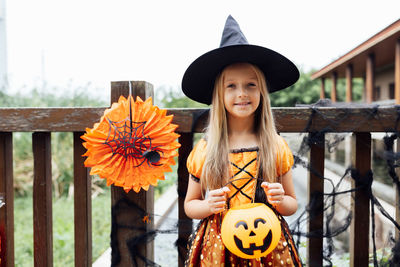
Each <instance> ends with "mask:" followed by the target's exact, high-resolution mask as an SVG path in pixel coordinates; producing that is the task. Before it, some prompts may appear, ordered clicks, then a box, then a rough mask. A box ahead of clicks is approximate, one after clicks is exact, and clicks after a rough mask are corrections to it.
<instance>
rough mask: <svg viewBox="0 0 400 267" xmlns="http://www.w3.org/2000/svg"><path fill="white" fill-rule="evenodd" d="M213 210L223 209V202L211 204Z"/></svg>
mask: <svg viewBox="0 0 400 267" xmlns="http://www.w3.org/2000/svg"><path fill="white" fill-rule="evenodd" d="M213 207H214V208H223V207H225V201H220V202H215V203H213Z"/></svg>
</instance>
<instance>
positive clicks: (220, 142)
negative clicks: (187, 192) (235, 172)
mask: <svg viewBox="0 0 400 267" xmlns="http://www.w3.org/2000/svg"><path fill="white" fill-rule="evenodd" d="M251 67H252V68H253V70H254V72H255V74H256V77H257V81H258V85H259V88H260V93H261V96H260V104H259V106H258V108H257V110H256V111H255V113H256V114H255V116H254V120H255V123H254V125H255V129H254V130H255V133H256V136H257V140H258V145H259V157H258V166H259V172H258V174H257V178H263V179H264V181H268V182H276V181H277V178H278V176H280V175H281V174H277V168H276V158H277V151H278V149H277V144H278V142H279V136H278V134H277V132H276V127H275V121H274V118H273V115H272V111H271V104H270V99H269V94H268V90H267V84H266V81H265V77H264V73H263V72H262V71H261V70H260V69H259V68H258V67H256V66H254V65H251ZM223 82H224V71H222V72H221V74H220V75H218V77H217V79H216V81H215V85H214V92H213V98H212V108H211V110H210V117H209V123H208V127H207V129H206V135H205V138H206V140H207V148H206V149H207V153H206V159H205V162H204V165H203V171H202V176H201V177H202V178H201V179H200V180H201V185H202V188H203V190H205V189H211V190H212V189H217V188H220V187H222V186H223V185H224V184H225V183H226V182H228V179H229V175H230V173H229V144H228V123H227V115H226V110H225V106H224V87H223Z"/></svg>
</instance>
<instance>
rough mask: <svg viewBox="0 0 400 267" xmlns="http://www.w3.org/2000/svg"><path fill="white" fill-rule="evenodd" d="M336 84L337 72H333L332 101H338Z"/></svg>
mask: <svg viewBox="0 0 400 267" xmlns="http://www.w3.org/2000/svg"><path fill="white" fill-rule="evenodd" d="M336 84H337V73H336V72H333V73H332V91H331V100H332V102H336V95H337V93H336V92H337V91H336Z"/></svg>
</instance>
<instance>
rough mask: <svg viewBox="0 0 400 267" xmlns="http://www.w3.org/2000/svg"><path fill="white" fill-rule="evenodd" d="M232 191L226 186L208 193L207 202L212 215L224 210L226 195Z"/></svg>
mask: <svg viewBox="0 0 400 267" xmlns="http://www.w3.org/2000/svg"><path fill="white" fill-rule="evenodd" d="M230 191H231V190H230V189H229V188H228V187H226V186H225V187H222V188H218V189H215V190H211V191H210V192H208V197H207V199H206V200H205V201H206V203H207V204H208V207H209V209H210V212H211V213H213V214H217V213H220V212H222V211H223V210H224V208H225V203H226V194H227V193H229V192H230Z"/></svg>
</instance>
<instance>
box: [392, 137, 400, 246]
mask: <svg viewBox="0 0 400 267" xmlns="http://www.w3.org/2000/svg"><path fill="white" fill-rule="evenodd" d="M395 148H396V150H395V151H396V153H399V152H400V138H397V139H396V147H395ZM399 162H400V160H397V162H395V164H399ZM395 170H396V174H397V176H399V177H400V170H399V168H396V169H395ZM393 189H394V194H395V219H396V222H397V223H399V224H400V196H399V194H398V192H399V191H397V190H400V188H397V185H396V184H393ZM394 235H395V240H399V238H400V231H399V230H397V228H395V232H394Z"/></svg>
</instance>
